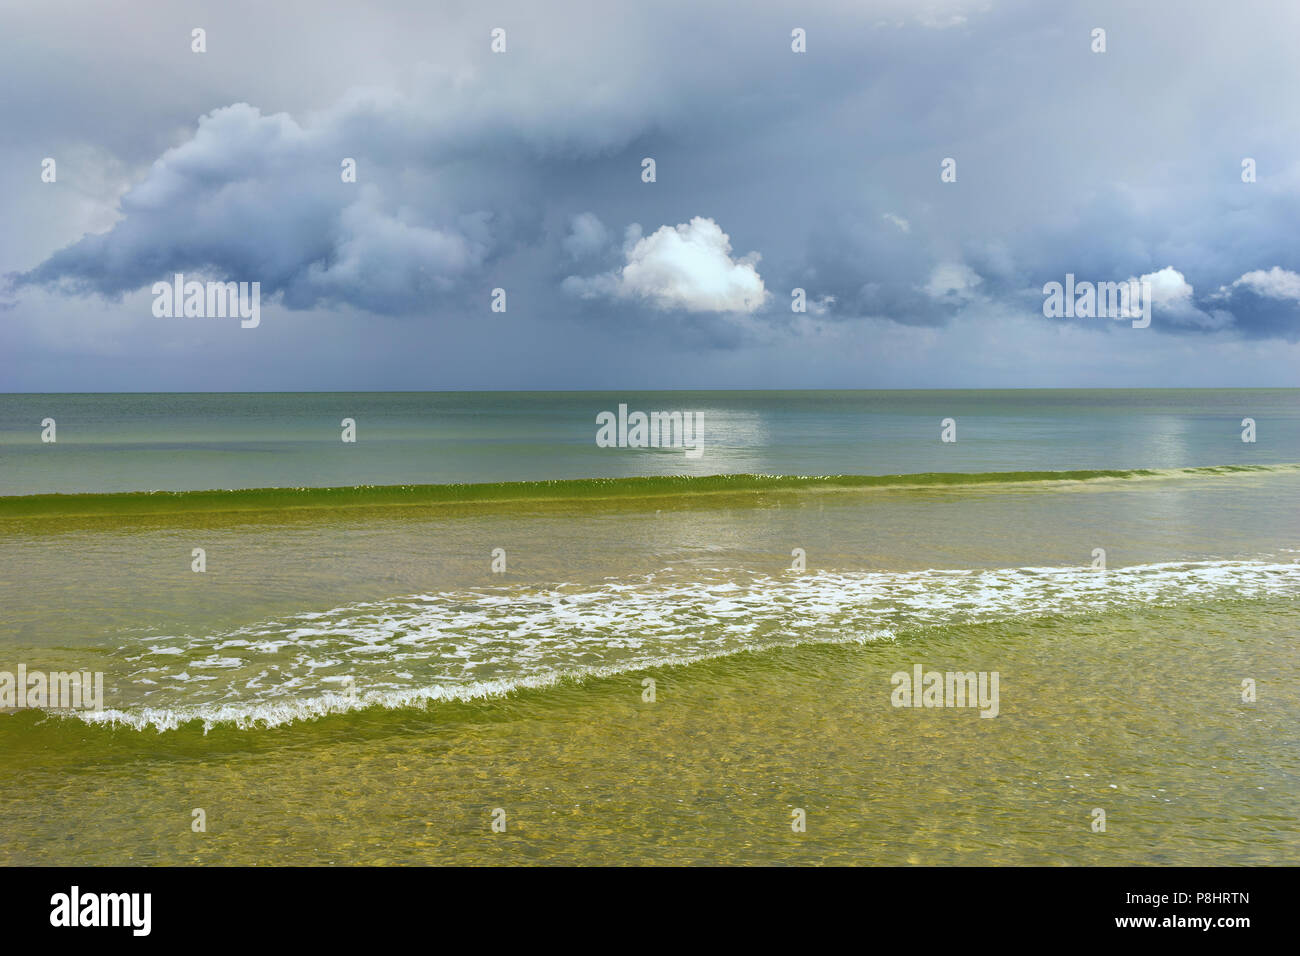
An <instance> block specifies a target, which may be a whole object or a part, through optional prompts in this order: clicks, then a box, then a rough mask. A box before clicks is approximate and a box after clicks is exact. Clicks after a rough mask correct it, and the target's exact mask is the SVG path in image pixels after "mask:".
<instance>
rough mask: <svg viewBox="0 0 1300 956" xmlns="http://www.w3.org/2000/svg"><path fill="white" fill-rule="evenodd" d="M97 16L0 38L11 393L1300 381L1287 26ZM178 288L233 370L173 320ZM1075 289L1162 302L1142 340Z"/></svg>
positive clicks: (393, 8)
mask: <svg viewBox="0 0 1300 956" xmlns="http://www.w3.org/2000/svg"><path fill="white" fill-rule="evenodd" d="M103 15H104V14H103V13H102V11H99V10H97V9H95V8H94V7H93V6H92V5H89V4H84V5H83V4H70V5H69V9H68V10H67V11H64V15H63V16H61V17H55V15H54V14H53V13H42V12H41V11H25V12H22V13H16V12H6V13H4V14H0V17H3V18H4V21H5V22H4V26H5V29H4V30H3V33H2V35H3V36H4V39H3V40H0V53H3V54H5V55H4V56H0V80H3V82H4V83H5V85H6V88H9V89H30V90H34V91H39V95H36V94H33V95H31V96H24V97H13V98H11V99H10V101H8V102H6V103H5V104H4V105H3V106H0V123H3V124H4V127H5V128H6V129H7V130H8V131H9V132H10V133H11V134H12V136H11V139H12V142H11V143H10V144H9V145H6V146H4V147H3V148H2V149H3V151H2V152H0V159H2V160H3V161H4V162H5V163H6V168H9V169H12V170H17V171H18V172H17V174H16V175H15V176H14V177H12V178H11V182H10V184H9V185H7V186H6V187H4V188H5V190H6V194H5V196H4V200H5V207H6V212H7V214H6V216H5V228H4V230H0V271H3V272H7V273H8V274H9V282H8V289H7V291H5V292H4V293H3V295H0V299H2V300H3V302H4V304H5V306H6V309H5V311H4V312H0V336H3V344H4V346H5V350H6V352H7V353H8V354H10V355H13V356H21V357H22V359H23V361H22V362H21V363H9V364H7V365H6V366H4V367H2V369H3V374H4V378H5V381H0V388H4V387H9V388H15V389H46V388H48V389H57V388H64V387H76V386H75V384H74V383H78V382H80V383H86V385H85V386H84V387H130V386H126V385H124V384H122V383H124V382H129V381H133V382H136V383H137V385H136V387H151V386H153V387H159V388H163V387H175V384H174V383H175V381H176V380H177V379H178V378H179V379H181V380H188V381H197V382H199V383H201V384H199V386H198V387H230V388H240V387H262V388H274V387H322V388H330V387H438V386H440V385H447V386H457V387H466V386H475V385H477V386H482V387H502V386H506V387H509V386H511V385H516V386H520V387H526V386H546V387H562V386H571V387H598V386H606V385H610V384H614V385H617V384H623V383H625V384H627V385H628V386H633V385H636V386H642V385H666V386H668V385H692V384H693V385H755V384H780V385H795V384H802V385H818V384H822V385H845V384H848V385H872V384H892V385H907V384H914V385H943V384H1006V385H1019V384H1057V383H1059V384H1132V385H1139V384H1198V380H1197V379H1196V376H1197V375H1200V376H1201V378H1202V380H1203V381H1204V383H1205V384H1224V382H1223V381H1222V380H1221V376H1222V375H1224V374H1231V375H1238V376H1239V377H1240V378H1241V382H1240V384H1259V383H1260V382H1259V376H1260V375H1263V376H1264V377H1265V379H1268V380H1270V381H1274V382H1276V383H1277V384H1300V382H1297V376H1296V374H1295V373H1294V369H1295V367H1296V363H1295V361H1294V360H1295V359H1296V358H1298V357H1300V352H1298V351H1297V343H1298V342H1300V251H1298V250H1297V247H1296V244H1295V242H1294V240H1293V232H1294V223H1295V222H1296V221H1297V215H1298V214H1300V150H1298V149H1297V146H1298V145H1300V135H1297V134H1298V133H1300V129H1298V128H1297V124H1298V121H1297V118H1296V116H1295V113H1294V110H1293V109H1291V108H1290V104H1289V101H1288V97H1289V90H1290V89H1293V88H1295V86H1296V81H1297V79H1300V76H1297V73H1300V67H1297V65H1296V61H1295V58H1294V56H1293V55H1292V52H1291V50H1290V44H1291V41H1290V37H1292V36H1294V33H1295V29H1296V27H1297V26H1300V11H1298V10H1297V8H1296V7H1295V6H1294V5H1292V4H1288V3H1282V2H1276V3H1263V2H1259V3H1250V2H1248V3H1245V4H1240V5H1237V6H1235V7H1233V8H1231V9H1229V8H1225V7H1221V6H1220V5H1218V4H1212V3H1209V2H1205V3H1191V4H1188V3H1177V4H1175V3H1172V2H1170V3H1156V4H1150V5H1143V7H1142V8H1141V9H1131V7H1130V5H1129V4H1126V3H1101V4H1096V5H1093V6H1092V7H1091V8H1090V9H1088V10H1087V11H1086V12H1085V11H1075V10H1072V9H1062V8H1061V7H1060V6H1059V5H1057V4H1049V3H1034V2H1024V0H1006V2H998V0H986V2H985V0H979V2H976V0H970V2H965V0H950V2H934V3H914V2H913V3H904V2H902V0H898V2H878V3H866V4H863V3H847V2H846V3H813V4H811V5H800V7H799V8H798V9H797V10H791V9H789V8H788V7H786V6H784V5H779V4H763V5H761V6H760V7H759V8H758V9H756V10H754V11H752V12H746V13H745V14H744V15H740V14H737V13H736V11H735V9H734V8H733V7H732V6H731V5H711V6H710V5H706V6H701V5H699V4H697V3H680V4H677V3H670V4H663V5H656V6H655V7H654V9H653V10H651V9H642V8H639V7H634V6H631V5H629V6H626V7H619V8H612V7H605V6H598V7H595V8H590V7H588V6H587V5H583V4H548V5H546V7H545V9H542V8H540V7H538V6H537V5H533V4H524V3H514V4H505V5H503V6H499V7H494V8H493V10H492V11H491V12H490V13H481V12H476V11H474V10H472V9H466V10H460V11H455V12H450V13H449V12H447V11H441V12H439V11H435V10H432V9H430V8H429V5H417V4H414V3H411V4H399V3H394V4H388V5H383V6H380V7H378V8H375V9H372V10H364V11H362V10H356V9H353V8H351V7H347V6H343V5H339V6H337V7H333V8H330V7H328V6H327V7H321V6H320V5H317V4H312V5H292V4H291V5H288V6H285V7H277V9H276V10H273V11H266V10H264V9H263V8H262V7H260V6H254V5H245V4H235V5H223V6H222V7H216V6H213V7H210V8H206V9H205V8H203V7H200V8H198V11H197V12H195V11H184V12H178V11H176V10H174V9H172V8H171V7H170V6H164V5H161V4H157V5H153V4H145V5H142V6H141V7H140V8H139V12H138V13H137V14H135V16H134V18H133V22H132V23H131V25H130V26H131V28H130V29H129V30H119V32H118V33H117V34H116V36H118V37H120V42H115V43H114V44H105V43H102V42H100V43H96V42H95V39H96V38H95V34H96V32H97V31H101V30H102V29H103V28H104V23H103V22H102V21H101V20H100V17H102V16H103ZM194 26H204V27H205V28H206V29H207V31H208V52H207V53H205V54H194V53H191V52H190V51H189V33H190V29H191V28H192V27H194ZM498 26H500V27H504V28H505V29H506V31H507V52H506V53H504V54H494V53H492V52H491V51H490V49H489V31H490V30H491V29H492V28H493V27H498ZM1098 26H1100V27H1104V28H1105V29H1106V30H1107V41H1108V42H1107V46H1108V49H1107V51H1106V52H1105V53H1104V54H1096V53H1093V52H1091V50H1090V49H1089V44H1090V33H1091V31H1092V29H1093V28H1094V27H1098ZM794 27H802V28H804V29H805V30H806V31H807V37H808V52H807V53H803V54H795V53H792V52H791V49H790V31H791V29H792V28H794ZM52 62H58V63H60V64H61V66H60V69H59V70H58V71H56V72H51V71H48V70H45V69H44V64H46V63H52ZM151 76H152V77H154V79H153V81H152V82H151V81H150V79H149V77H151ZM45 156H53V157H56V158H57V159H58V161H59V179H58V182H57V183H55V184H46V183H41V182H40V181H39V165H40V159H41V158H42V157H45ZM647 156H649V157H653V158H654V159H655V161H656V168H657V179H656V181H655V182H653V183H645V182H643V181H642V179H641V171H642V169H641V162H642V159H643V157H647ZM345 157H348V158H353V159H355V160H356V165H357V182H356V183H345V182H342V181H341V180H340V175H339V174H340V163H341V161H342V160H343V159H344V158H345ZM945 157H953V158H954V159H955V160H956V164H957V181H956V182H954V183H942V182H940V177H939V172H940V161H941V160H942V159H943V158H945ZM1244 157H1251V158H1253V159H1254V160H1255V161H1256V163H1257V168H1258V181H1257V182H1255V183H1249V184H1247V183H1243V182H1242V181H1241V161H1242V159H1243V158H1244ZM175 272H184V273H187V274H191V275H195V276H198V275H202V276H204V277H208V278H214V279H223V280H234V281H259V282H261V283H262V295H263V299H264V304H263V315H264V318H263V325H262V327H261V328H259V329H258V330H256V331H254V332H245V333H244V335H245V336H248V335H256V336H258V338H257V339H256V342H257V344H256V345H255V346H254V345H253V344H251V342H250V340H248V339H243V340H241V339H240V338H239V337H238V336H236V337H233V338H232V337H231V335H230V332H229V330H228V329H227V328H225V327H222V326H219V325H218V324H214V323H212V322H211V321H209V320H190V324H189V325H188V326H177V325H168V326H160V325H159V322H160V321H167V320H157V319H153V318H152V317H151V315H150V311H149V306H148V295H147V292H148V289H149V287H150V286H151V285H152V283H154V282H156V281H159V280H167V279H169V278H170V276H171V274H172V273H175ZM1066 273H1073V274H1075V275H1077V276H1079V277H1080V278H1087V279H1092V280H1094V281H1105V280H1122V279H1126V278H1128V277H1130V276H1143V275H1153V276H1160V277H1162V282H1163V284H1162V285H1161V286H1160V289H1161V294H1160V295H1158V296H1157V303H1156V304H1157V308H1156V315H1155V321H1154V322H1153V325H1152V328H1151V329H1150V330H1146V332H1147V333H1148V334H1147V335H1146V337H1145V338H1143V339H1140V340H1139V339H1135V338H1133V336H1132V335H1131V334H1130V335H1128V336H1127V337H1122V336H1123V333H1124V327H1123V326H1122V325H1120V324H1118V323H1107V322H1106V321H1104V320H1093V323H1092V325H1091V326H1086V325H1084V324H1083V323H1081V322H1076V323H1075V324H1074V326H1073V327H1070V328H1068V329H1065V328H1063V327H1062V323H1063V320H1060V319H1046V318H1044V317H1043V316H1042V311H1041V307H1042V293H1041V288H1042V285H1043V284H1044V283H1045V282H1049V281H1060V280H1061V279H1062V278H1063V277H1064V275H1065V274H1066ZM1175 277H1176V278H1175ZM496 287H502V288H505V289H507V290H508V293H509V302H510V305H509V310H508V312H507V313H506V314H504V315H499V314H495V313H492V312H490V311H489V308H488V304H489V296H490V292H491V290H492V289H493V288H496ZM795 287H800V288H803V289H805V290H806V295H807V299H808V302H809V303H810V306H809V310H808V312H807V313H804V314H795V313H792V312H791V311H790V307H789V305H790V301H791V300H790V291H791V290H792V289H793V288H795ZM178 321H179V320H178ZM1063 335H1068V336H1070V337H1072V338H1073V337H1076V336H1077V337H1081V338H1080V339H1079V342H1076V343H1075V344H1074V346H1073V347H1072V348H1071V350H1070V351H1069V353H1068V354H1062V352H1061V339H1062V336H1063ZM358 337H360V339H362V340H364V341H365V342H366V346H365V347H364V348H359V347H358V344H357V341H358ZM1013 340H1014V343H1015V344H1014V345H1008V343H1009V342H1011V341H1013ZM250 349H255V350H256V351H255V352H253V353H250V351H249V350H250ZM995 349H996V350H999V351H994V350H995ZM1121 349H1122V350H1124V353H1125V354H1124V358H1123V359H1122V360H1120V361H1116V360H1115V358H1114V356H1115V354H1116V351H1117V350H1121ZM417 354H418V355H424V356H426V357H427V358H428V361H427V362H426V364H425V365H424V366H418V365H413V364H412V361H413V360H412V359H411V356H412V355H417ZM1013 354H1014V356H1015V357H1016V358H1015V361H1014V362H1010V361H1007V359H1008V357H1009V356H1010V355H1013ZM1174 354H1179V355H1182V356H1184V358H1183V360H1182V361H1181V362H1180V363H1178V364H1176V365H1172V366H1171V362H1170V361H1169V357H1170V356H1171V355H1174ZM891 355H892V356H893V358H892V359H891V358H890V357H891ZM900 355H901V356H907V360H906V361H903V362H900V361H899V359H898V356H900ZM1189 357H1190V358H1189ZM431 368H432V372H431V371H430V369H431ZM1171 368H1176V369H1177V372H1176V373H1175V372H1173V371H1171ZM187 373H190V374H189V376H188V378H187V377H186V374H187ZM899 375H903V376H905V377H904V378H903V379H901V380H900V379H899V378H898V376H899ZM141 376H143V381H142V380H141ZM1171 376H1174V377H1173V378H1171ZM430 378H432V380H429V379H430ZM1044 378H1046V379H1049V381H1046V382H1045V381H1041V379H1044ZM1062 379H1064V380H1062Z"/></svg>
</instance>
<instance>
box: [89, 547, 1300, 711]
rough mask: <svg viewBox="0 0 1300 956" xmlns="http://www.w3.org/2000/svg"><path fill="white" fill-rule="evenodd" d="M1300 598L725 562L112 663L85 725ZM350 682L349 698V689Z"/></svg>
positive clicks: (1206, 572)
mask: <svg viewBox="0 0 1300 956" xmlns="http://www.w3.org/2000/svg"><path fill="white" fill-rule="evenodd" d="M1276 595H1300V564H1294V563H1291V564H1287V563H1282V564H1279V563H1269V562H1263V561H1214V562H1194V563H1184V562H1179V563H1164V564H1149V565H1140V566H1134V567H1127V568H1115V569H1113V570H1109V571H1098V570H1093V569H1090V568H1079V567H1065V568H1062V567H1023V568H1005V569H994V570H983V571H974V570H929V571H906V572H899V571H878V572H877V571H846V572H835V571H822V572H813V571H809V572H803V573H796V572H787V573H785V574H781V575H775V576H773V575H755V574H750V573H747V572H738V571H728V570H723V569H715V570H711V571H706V572H698V573H693V574H692V576H691V577H690V578H685V577H683V576H681V575H680V574H667V573H661V574H656V575H648V576H645V577H641V578H637V579H632V580H629V579H611V580H608V581H605V582H603V583H601V584H599V585H577V584H561V585H556V586H554V587H549V588H541V589H539V588H528V587H519V586H516V587H499V588H490V589H482V590H472V591H457V592H447V593H440V594H419V595H409V596H405V597H402V598H398V599H393V600H389V601H382V602H371V603H363V604H351V605H346V606H343V607H338V608H334V609H332V610H327V611H319V610H317V611H311V612H307V613H304V614H300V615H295V616H293V617H291V618H288V619H285V620H277V621H263V622H259V623H256V624H250V625H248V626H245V627H242V628H239V629H237V630H234V631H229V632H225V633H220V634H214V635H175V636H162V635H149V636H147V637H146V638H144V639H143V640H140V641H138V642H135V643H132V644H130V645H127V646H125V647H122V648H120V649H119V650H118V652H117V653H116V655H115V656H116V657H117V661H118V664H119V666H118V667H116V668H112V669H109V668H106V670H109V671H110V673H112V672H113V671H116V673H117V674H125V675H126V679H125V680H123V681H120V682H119V686H118V688H117V690H116V693H113V692H111V691H110V693H109V695H108V696H109V700H108V702H109V703H110V704H111V703H112V702H113V699H114V697H116V698H117V699H118V701H120V704H119V706H117V707H116V708H113V709H105V710H103V711H101V712H98V713H86V714H81V715H78V716H79V717H80V719H83V720H87V721H91V722H107V723H120V724H125V725H128V726H131V727H135V728H138V729H143V728H148V727H153V728H156V729H159V730H165V729H171V728H175V727H178V726H180V725H182V724H185V723H188V722H190V721H193V720H198V721H202V723H203V724H204V726H205V727H212V726H214V725H216V724H222V723H229V724H232V725H235V726H239V727H250V726H275V725H278V724H283V723H287V722H290V721H295V720H303V719H310V718H315V717H320V716H324V715H327V714H334V713H341V712H345V711H349V710H354V709H358V708H364V707H370V706H382V707H387V708H398V707H411V706H419V705H422V704H425V703H427V702H430V701H440V700H473V699H479V698H485V697H491V696H494V695H500V694H504V693H508V692H510V691H513V690H517V689H523V688H536V687H547V686H551V685H553V684H555V683H557V682H558V681H561V680H566V679H582V678H585V677H592V676H608V675H613V674H617V673H623V672H627V671H633V670H641V669H645V668H649V667H662V666H672V665H677V664H684V663H690V662H695V661H700V660H705V659H709V658H714V657H721V656H727V655H730V654H736V653H741V652H745V651H753V650H762V649H765V648H770V647H775V646H794V645H799V644H806V643H833V642H846V641H866V640H875V639H880V638H882V637H883V638H887V637H890V636H892V635H895V634H897V633H900V632H904V631H908V632H910V631H915V630H918V629H923V628H926V627H931V626H943V625H954V624H963V623H971V624H975V623H981V622H991V621H1002V620H1019V619H1025V618H1034V617H1042V616H1045V615H1078V614H1087V613H1093V612H1100V611H1106V610H1113V609H1123V608H1128V607H1139V606H1143V605H1175V604H1184V603H1187V602H1198V601H1208V600H1216V599H1222V598H1228V597H1240V598H1259V597H1268V596H1276ZM344 684H347V685H349V687H350V689H349V691H347V692H344V691H341V690H340V685H344Z"/></svg>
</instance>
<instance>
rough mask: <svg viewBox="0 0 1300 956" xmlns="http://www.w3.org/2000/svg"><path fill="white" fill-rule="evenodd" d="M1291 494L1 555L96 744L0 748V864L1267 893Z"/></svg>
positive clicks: (33, 651)
mask: <svg viewBox="0 0 1300 956" xmlns="http://www.w3.org/2000/svg"><path fill="white" fill-rule="evenodd" d="M1298 492H1300V475H1297V474H1296V473H1294V472H1293V471H1286V470H1282V471H1278V472H1239V473H1230V474H1222V475H1213V474H1197V475H1184V476H1181V477H1165V478H1161V479H1159V480H1143V481H1138V482H1134V483H1130V482H1125V481H1105V480H1103V481H1095V482H1044V483H1039V484H1033V485H1027V486H1015V485H997V486H979V485H959V486H955V487H946V488H944V487H940V488H926V489H916V488H912V489H902V488H898V489H858V490H847V491H841V492H834V493H816V492H813V493H805V492H790V493H761V494H749V495H741V496H734V497H733V496H725V495H724V496H701V497H699V498H692V497H691V496H679V497H677V498H673V499H669V500H663V499H654V500H638V499H637V498H635V497H632V498H627V499H619V500H603V501H581V500H579V501H570V502H558V503H557V502H531V503H530V502H513V503H505V504H496V505H492V506H484V507H477V508H474V509H469V510H459V509H451V510H448V509H446V508H440V507H429V508H422V507H409V506H408V507H380V506H376V507H367V508H361V509H329V508H325V509H316V510H306V511H303V512H298V513H290V514H273V513H264V514H255V513H253V514H250V513H197V514H169V515H153V516H133V517H128V518H117V519H114V518H111V517H81V518H72V517H66V516H56V517H44V518H41V517H30V516H29V517H17V518H13V517H11V518H8V519H5V520H3V521H0V571H2V572H3V573H2V574H0V582H2V583H0V601H3V605H4V606H5V607H6V614H5V616H4V620H3V625H2V627H0V648H3V649H4V657H5V658H6V659H10V658H12V659H15V660H22V661H24V662H26V663H27V665H28V667H29V668H32V669H35V668H42V667H43V668H45V669H47V670H57V669H63V668H71V667H79V668H80V667H90V666H91V664H93V669H99V670H103V671H104V672H105V696H106V697H107V704H108V710H107V711H106V712H105V713H104V714H100V715H93V714H83V715H80V716H71V717H60V716H51V715H47V714H37V713H32V712H30V711H27V712H19V713H17V714H15V715H11V716H8V717H5V716H0V760H3V776H2V777H0V779H2V780H3V783H0V828H3V832H5V834H6V839H5V840H4V841H3V844H2V845H0V862H69V863H70V862H90V863H107V862H120V861H129V862H166V863H183V862H190V861H201V862H214V863H215V862H221V863H253V862H261V863H266V862H301V863H322V864H323V863H348V862H424V863H435V862H464V863H489V862H573V863H576V862H588V863H590V862H613V863H618V862H647V863H669V862H770V863H781V862H800V863H807V862H828V863H905V862H919V863H943V862H958V863H1031V862H1045V863H1129V862H1135V863H1189V864H1190V863H1206V864H1213V863H1233V862H1266V863H1284V862H1286V863H1294V862H1297V860H1298V859H1300V814H1298V812H1297V809H1296V805H1295V800H1294V793H1295V792H1296V784H1297V782H1300V779H1298V778H1300V748H1298V747H1297V744H1300V732H1298V731H1297V729H1296V728H1297V727H1298V726H1300V723H1298V722H1297V718H1298V717H1300V713H1298V712H1297V711H1298V710H1300V705H1298V704H1297V698H1296V695H1295V694H1294V679H1295V674H1296V666H1297V663H1300V661H1297V641H1296V637H1297V632H1298V629H1300V571H1298V570H1297V569H1298V568H1300V565H1297V563H1296V558H1297V556H1300V551H1297V550H1296V549H1297V548H1298V547H1300V545H1297V544H1296V541H1297V532H1300V521H1297V518H1296V509H1295V502H1296V501H1297V493H1298ZM194 547H203V548H205V549H206V553H207V562H208V564H207V567H208V570H207V571H206V572H205V573H203V574H196V573H194V572H193V571H191V570H190V561H191V550H192V548H194ZM494 548H503V549H504V550H505V554H506V571H505V572H504V573H493V571H492V570H491V562H492V552H493V549H494ZM796 548H798V549H802V550H803V551H804V552H805V555H806V558H805V561H806V567H805V568H804V569H803V570H795V569H793V568H792V567H791V565H792V564H793V563H794V561H795V559H794V557H793V556H792V551H794V550H795V549H796ZM1097 548H1103V549H1105V560H1106V567H1107V570H1104V571H1103V570H1099V569H1097V568H1094V567H1093V562H1094V560H1095V558H1094V550H1095V549H1097ZM88 662H90V663H88ZM917 664H920V665H922V667H923V669H925V670H937V671H940V672H944V671H959V672H967V671H974V672H981V671H982V672H997V673H998V674H999V678H1000V685H999V687H1000V690H999V702H998V703H999V706H998V711H999V712H998V716H997V717H996V718H995V719H983V718H981V717H980V716H979V710H978V708H955V707H954V708H935V709H926V708H901V707H895V706H893V705H892V703H891V694H892V692H893V689H894V688H893V684H892V683H891V676H892V675H893V674H894V673H895V672H898V671H902V672H911V670H912V668H913V667H914V666H915V665H917ZM348 678H350V679H351V684H350V685H347V684H345V683H344V682H345V681H346V680H347V679H348ZM647 678H650V679H653V680H654V681H655V682H656V683H655V700H654V701H653V702H648V701H646V700H645V699H643V695H644V694H645V693H646V687H645V686H644V685H643V681H644V680H645V679H647ZM1247 678H1249V679H1251V680H1253V681H1255V685H1256V688H1257V693H1258V699H1257V700H1256V701H1255V702H1253V703H1245V702H1243V700H1242V681H1243V680H1245V679H1247ZM349 688H354V689H355V690H351V689H349ZM429 698H433V699H431V700H430V699H429ZM336 711H339V712H336ZM191 718H192V719H191ZM187 720H188V723H187V722H186V721H187ZM88 721H89V722H88ZM177 725H180V726H179V727H178V726H177ZM159 728H176V729H166V730H161V731H160V730H159ZM205 728H206V729H205ZM195 808H203V809H204V810H205V812H206V815H207V817H206V819H207V828H208V829H207V832H205V833H195V832H192V830H191V819H192V811H193V810H194V809H195ZM496 808H501V809H503V810H504V811H505V814H506V821H507V829H506V832H505V833H493V832H492V830H491V822H492V816H491V813H492V811H493V810H494V809H496ZM795 808H802V809H803V810H804V811H806V814H807V832H804V833H795V832H793V831H792V830H791V820H792V817H791V813H792V811H793V810H794V809H795ZM1094 809H1104V810H1105V811H1106V814H1107V830H1106V832H1104V833H1094V832H1093V831H1092V829H1091V823H1092V812H1093V810H1094Z"/></svg>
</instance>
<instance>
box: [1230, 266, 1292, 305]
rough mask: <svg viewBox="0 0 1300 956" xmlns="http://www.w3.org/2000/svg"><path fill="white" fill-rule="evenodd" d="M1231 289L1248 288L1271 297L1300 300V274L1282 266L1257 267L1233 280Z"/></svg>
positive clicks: (1257, 293) (1250, 290)
mask: <svg viewBox="0 0 1300 956" xmlns="http://www.w3.org/2000/svg"><path fill="white" fill-rule="evenodd" d="M1231 289H1246V290H1247V291H1249V292H1253V293H1255V294H1256V295H1262V296H1264V297H1266V298H1269V299H1290V300H1292V301H1294V302H1300V275H1297V274H1296V273H1294V272H1291V271H1290V270H1288V269H1283V268H1282V267H1281V266H1274V267H1273V268H1271V269H1267V270H1266V269H1256V270H1254V271H1253V272H1247V273H1246V274H1245V275H1243V276H1242V277H1241V278H1240V279H1237V280H1236V281H1235V282H1233V283H1232V286H1231ZM1221 291H1223V292H1230V291H1231V290H1230V289H1224V290H1221Z"/></svg>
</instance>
